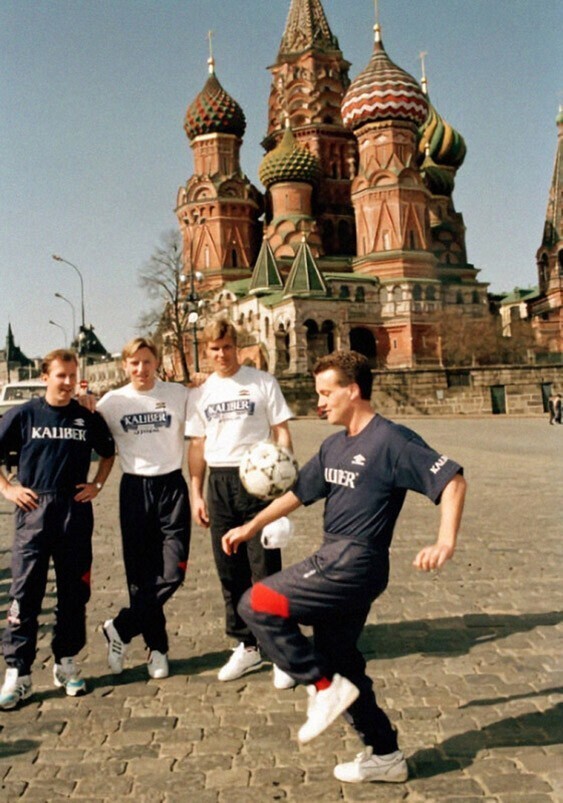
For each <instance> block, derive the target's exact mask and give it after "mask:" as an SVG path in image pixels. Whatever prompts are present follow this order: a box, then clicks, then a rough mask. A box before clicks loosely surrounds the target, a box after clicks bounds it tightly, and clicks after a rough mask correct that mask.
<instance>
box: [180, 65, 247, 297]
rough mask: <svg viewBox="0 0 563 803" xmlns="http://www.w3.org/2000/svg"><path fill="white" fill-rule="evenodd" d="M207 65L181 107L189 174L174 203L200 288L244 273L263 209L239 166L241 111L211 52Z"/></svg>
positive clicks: (186, 261)
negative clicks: (206, 73) (195, 93)
mask: <svg viewBox="0 0 563 803" xmlns="http://www.w3.org/2000/svg"><path fill="white" fill-rule="evenodd" d="M208 64H209V78H208V79H207V82H206V84H205V86H204V87H203V89H202V91H201V92H200V93H199V95H198V96H197V97H196V98H195V100H194V101H193V103H192V104H191V105H190V106H189V108H188V110H187V112H186V119H185V124H184V128H185V131H186V134H187V135H188V138H189V140H190V144H191V147H192V150H193V154H194V174H193V175H192V176H191V178H190V179H189V180H188V183H187V184H186V186H185V187H181V188H180V190H179V192H178V199H177V206H176V214H177V216H178V221H179V223H180V230H181V232H182V237H183V243H184V264H185V266H186V270H192V269H193V270H197V271H200V272H201V273H203V276H204V283H203V285H202V289H204V290H207V289H211V288H214V287H219V286H221V285H222V284H224V283H225V282H227V281H232V280H237V279H241V278H244V277H248V276H250V273H251V269H252V266H253V265H254V260H255V257H256V254H257V253H258V249H259V247H260V240H261V225H260V223H259V220H258V218H259V217H260V215H261V213H262V208H263V201H262V196H261V194H260V193H259V191H258V190H257V189H256V188H255V187H254V186H253V185H252V184H251V183H250V181H249V180H248V178H247V177H246V176H245V175H244V173H243V172H242V170H241V167H240V159H239V152H240V147H241V143H242V137H243V135H244V131H245V128H246V120H245V116H244V113H243V111H242V109H241V108H240V106H239V105H238V103H237V102H236V101H235V100H233V98H232V97H231V96H230V95H229V94H228V93H227V92H226V91H225V90H224V89H223V87H222V86H221V84H220V83H219V80H218V79H217V76H216V75H215V62H214V59H213V57H212V56H211V57H210V58H209V61H208Z"/></svg>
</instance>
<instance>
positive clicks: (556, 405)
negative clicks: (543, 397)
mask: <svg viewBox="0 0 563 803" xmlns="http://www.w3.org/2000/svg"><path fill="white" fill-rule="evenodd" d="M548 407H549V423H550V424H560V423H561V394H560V393H554V394H552V395H551V396H550V397H549V401H548Z"/></svg>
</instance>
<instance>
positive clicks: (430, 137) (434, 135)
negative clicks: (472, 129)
mask: <svg viewBox="0 0 563 803" xmlns="http://www.w3.org/2000/svg"><path fill="white" fill-rule="evenodd" d="M419 134H420V141H419V143H418V151H419V153H420V154H421V155H422V154H425V153H427V152H428V153H429V154H430V156H431V157H432V159H433V160H434V162H435V163H436V164H437V165H446V166H448V167H455V168H456V169H457V168H458V167H460V166H461V165H462V164H463V160H464V159H465V154H466V153H467V146H466V145H465V140H464V139H463V137H462V136H461V134H460V133H459V132H458V131H456V130H455V128H453V127H452V126H451V125H450V124H449V123H447V122H446V121H445V120H444V119H443V117H441V116H440V115H439V114H438V112H437V111H436V109H435V108H434V106H433V105H432V104H431V103H429V104H428V117H427V119H426V121H425V122H424V123H423V125H421V126H420V128H419Z"/></svg>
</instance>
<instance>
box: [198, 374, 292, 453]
mask: <svg viewBox="0 0 563 803" xmlns="http://www.w3.org/2000/svg"><path fill="white" fill-rule="evenodd" d="M292 415H293V414H292V412H291V410H290V409H289V407H288V406H287V402H286V401H285V399H284V397H283V394H282V392H281V390H280V386H279V385H278V382H277V380H276V379H275V377H273V376H272V375H271V374H268V373H266V372H265V371H259V370H257V369H256V368H250V367H249V366H246V365H241V367H240V368H239V369H238V371H237V372H236V374H234V375H233V376H228V377H221V376H218V375H217V374H212V375H211V376H210V377H209V378H208V379H207V380H206V381H205V382H204V383H203V385H201V386H200V387H199V388H196V389H194V390H192V391H191V392H190V399H189V404H188V423H187V426H186V435H187V436H189V437H195V438H202V437H205V449H204V457H205V461H206V463H207V465H208V466H238V465H239V463H240V460H241V457H242V455H243V453H244V452H245V451H246V450H247V449H248V448H249V447H250V446H253V445H254V444H255V443H257V442H258V441H262V440H265V439H267V438H269V437H270V429H271V427H272V426H276V425H277V424H283V422H284V421H288V420H289V419H290V418H291V417H292Z"/></svg>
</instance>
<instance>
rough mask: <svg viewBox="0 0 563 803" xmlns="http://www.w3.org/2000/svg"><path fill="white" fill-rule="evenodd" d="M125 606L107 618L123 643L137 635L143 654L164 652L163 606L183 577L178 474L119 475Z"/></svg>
mask: <svg viewBox="0 0 563 803" xmlns="http://www.w3.org/2000/svg"><path fill="white" fill-rule="evenodd" d="M119 515H120V523H121V537H122V544H123V562H124V564H125V574H126V576H127V586H128V589H129V607H128V608H122V609H121V611H120V612H119V613H118V615H117V616H116V617H115V619H114V620H113V624H114V627H115V628H116V630H117V632H118V633H119V635H120V637H121V639H122V640H123V641H124V642H125V643H126V644H128V643H129V642H130V641H131V639H132V638H134V637H135V636H138V635H142V636H143V638H144V640H145V644H146V646H147V647H148V649H149V650H158V652H162V653H167V652H168V634H167V633H166V617H165V616H164V610H163V607H164V604H165V602H167V601H168V600H169V599H170V597H171V596H172V595H173V594H174V592H175V591H176V590H177V589H178V588H179V587H180V585H181V584H182V583H183V581H184V577H185V575H186V568H187V561H188V555H189V548H190V532H191V518H190V502H189V497H188V487H187V485H186V481H185V479H184V477H183V475H182V472H181V471H180V470H178V471H172V472H171V473H169V474H161V475H159V476H156V477H141V476H137V475H135V474H124V475H123V477H122V478H121V485H120V488H119Z"/></svg>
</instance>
